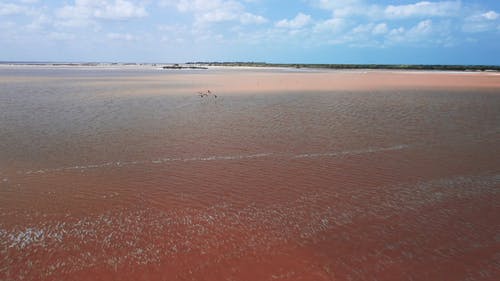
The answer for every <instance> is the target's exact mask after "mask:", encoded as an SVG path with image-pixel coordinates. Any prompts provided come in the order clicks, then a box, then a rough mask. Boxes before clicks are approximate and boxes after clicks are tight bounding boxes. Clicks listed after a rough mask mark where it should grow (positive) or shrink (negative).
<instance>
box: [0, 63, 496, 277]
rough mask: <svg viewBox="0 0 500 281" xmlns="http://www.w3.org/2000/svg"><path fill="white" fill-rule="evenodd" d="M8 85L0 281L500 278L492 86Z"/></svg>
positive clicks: (472, 78) (255, 75)
mask: <svg viewBox="0 0 500 281" xmlns="http://www.w3.org/2000/svg"><path fill="white" fill-rule="evenodd" d="M2 71H4V72H0V74H2V75H1V78H0V132H1V134H0V280H497V279H498V276H499V274H500V234H499V233H500V219H499V218H498V214H499V213H500V203H499V202H500V194H499V191H500V160H499V159H500V157H499V154H498V150H499V146H500V142H499V140H500V131H499V130H500V127H499V125H500V95H499V94H500V91H499V90H500V87H499V86H498V85H499V83H500V81H499V80H500V76H495V75H489V76H488V75H480V74H470V75H466V74H446V75H445V74H441V73H435V74H433V73H427V74H422V73H414V74H411V73H406V74H404V75H405V76H404V77H405V78H404V79H407V80H408V81H409V82H404V83H403V82H401V80H400V79H396V78H400V77H401V76H402V75H403V74H401V73H386V72H382V73H380V72H374V73H368V74H364V73H356V72H347V73H344V72H326V73H295V72H293V73H292V72H290V73H288V72H286V71H284V72H283V71H282V72H279V73H274V72H272V71H261V72H259V71H257V72H255V71H239V72H237V73H236V74H235V73H233V72H231V71H218V72H217V71H212V72H208V73H206V72H201V73H198V74H197V73H188V74H182V73H181V74H179V73H171V72H161V73H157V72H151V73H150V72H144V71H136V72H130V71H128V72H126V71H109V70H96V69H88V70H86V71H82V70H74V69H73V70H72V69H69V70H67V71H65V72H64V74H62V73H60V72H54V70H53V69H38V68H35V69H33V68H27V69H25V70H24V72H22V71H21V72H19V73H17V72H16V73H13V72H8V71H7V70H5V69H3V70H2ZM6 71H7V72H6ZM361 75H365V76H361ZM391 75H392V76H391ZM436 75H442V76H436ZM460 75H461V76H460ZM290 77H292V78H290ZM380 77H385V79H386V80H384V81H386V82H380V81H381V80H380ZM235 78H238V79H241V81H242V82H241V83H240V84H238V83H236V82H234V81H236V80H235ZM224 79H226V80H227V81H228V84H227V85H225V86H220V85H221V83H222V82H223V81H226V80H224ZM287 79H290V81H291V80H294V81H297V85H298V86H297V87H296V88H294V89H287V87H288V86H286V85H289V82H287V83H284V84H283V81H288V80H287ZM325 79H326V80H325ZM393 79H395V80H396V81H398V83H395V84H392V82H391V81H393ZM426 79H427V80H426ZM252 81H253V84H254V85H257V84H259V83H261V84H259V85H261V86H262V85H265V86H262V88H260V89H259V88H258V87H257V88H255V89H253V90H252V91H249V90H248V89H249V87H250V86H248V87H243V90H241V89H240V88H236V86H231V85H232V84H231V83H233V84H235V85H240V86H241V85H246V84H245V83H247V84H249V85H251V84H252ZM273 81H275V84H273ZM313 81H316V82H315V83H312V82H313ZM318 81H323V82H324V83H325V84H324V85H323V86H322V87H320V88H318V86H317V85H318V83H319V82H318ZM329 81H344V84H342V86H339V87H335V86H332V87H330V86H329V85H330V84H328V83H329ZM346 81H347V82H346ZM426 81H432V83H430V82H429V83H426ZM439 81H448V82H443V85H444V86H443V85H440V84H439ZM450 81H451V82H450ZM453 81H460V83H462V84H460V85H461V86H460V87H453V86H450V85H453ZM485 81H487V82H485ZM349 83H351V84H349ZM359 83H364V84H362V85H361V86H360V84H359ZM217 85H219V87H220V89H219V88H218V87H217ZM228 85H229V86H228ZM276 85H278V86H276ZM279 85H282V86H279ZM308 85H311V86H310V88H308ZM336 85H338V84H336ZM349 85H351V86H350V87H351V88H349V87H348V86H349ZM285 86H286V87H285ZM207 88H209V89H211V90H212V91H213V92H216V93H218V94H219V95H218V97H217V98H215V97H213V96H211V97H205V98H200V97H199V96H197V95H196V91H197V90H205V89H207ZM245 89H246V90H245Z"/></svg>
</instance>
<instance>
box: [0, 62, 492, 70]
mask: <svg viewBox="0 0 500 281" xmlns="http://www.w3.org/2000/svg"><path fill="white" fill-rule="evenodd" d="M0 66H42V67H50V66H54V67H155V68H159V69H169V70H170V69H173V70H182V69H199V70H204V69H209V68H210V67H229V68H231V67H250V68H292V69H324V70H327V69H331V70H363V69H367V70H423V71H426V70H427V71H429V70H430V71H464V72H500V66H498V65H441V64H435V65H430V64H303V63H266V62H187V63H183V64H179V63H109V62H22V61H21V62H16V61H0Z"/></svg>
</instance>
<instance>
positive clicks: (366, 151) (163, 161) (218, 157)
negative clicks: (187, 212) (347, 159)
mask: <svg viewBox="0 0 500 281" xmlns="http://www.w3.org/2000/svg"><path fill="white" fill-rule="evenodd" d="M407 147H409V146H408V145H405V144H401V145H395V146H390V147H379V148H366V149H359V150H346V151H337V152H322V153H302V154H294V155H289V154H277V153H256V154H248V155H212V156H205V157H189V158H182V157H177V158H157V159H153V160H140V161H111V162H105V163H100V164H89V165H75V166H69V167H58V168H48V169H39V170H29V171H19V172H18V174H24V175H31V174H45V173H53V172H62V171H72V170H91V169H98V168H105V167H126V166H135V165H145V164H166V163H171V162H204V161H232V160H249V159H257V158H266V157H271V156H279V157H287V158H289V159H300V158H317V157H342V156H350V155H359V154H369V153H377V152H384V151H394V150H401V149H405V148H407Z"/></svg>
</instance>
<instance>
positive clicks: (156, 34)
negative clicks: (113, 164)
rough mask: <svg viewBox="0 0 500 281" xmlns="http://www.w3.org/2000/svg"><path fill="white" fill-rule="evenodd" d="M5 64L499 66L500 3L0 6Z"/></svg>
mask: <svg viewBox="0 0 500 281" xmlns="http://www.w3.org/2000/svg"><path fill="white" fill-rule="evenodd" d="M0 61H107V62H112V61H119V62H186V61H266V62H302V63H405V64H410V63H412V64H495V65H500V1H499V0H467V1H465V0H462V1H435V0H430V1H418V0H398V1H396V0H295V1H293V0H62V1H55V0H54V1H42V0H18V1H14V0H6V1H4V0H0Z"/></svg>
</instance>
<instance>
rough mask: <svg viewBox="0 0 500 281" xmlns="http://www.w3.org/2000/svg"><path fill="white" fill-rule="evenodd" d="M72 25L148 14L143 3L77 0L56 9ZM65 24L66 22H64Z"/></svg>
mask: <svg viewBox="0 0 500 281" xmlns="http://www.w3.org/2000/svg"><path fill="white" fill-rule="evenodd" d="M56 15H57V17H59V18H61V19H65V20H67V24H65V25H70V26H81V25H88V24H89V23H91V22H93V20H96V19H107V20H125V19H130V18H140V17H145V16H147V12H146V10H145V8H144V6H143V5H141V4H136V3H134V2H132V1H127V0H75V3H74V5H65V6H64V7H62V8H60V9H59V10H57V11H56ZM63 25H64V24H63Z"/></svg>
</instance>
